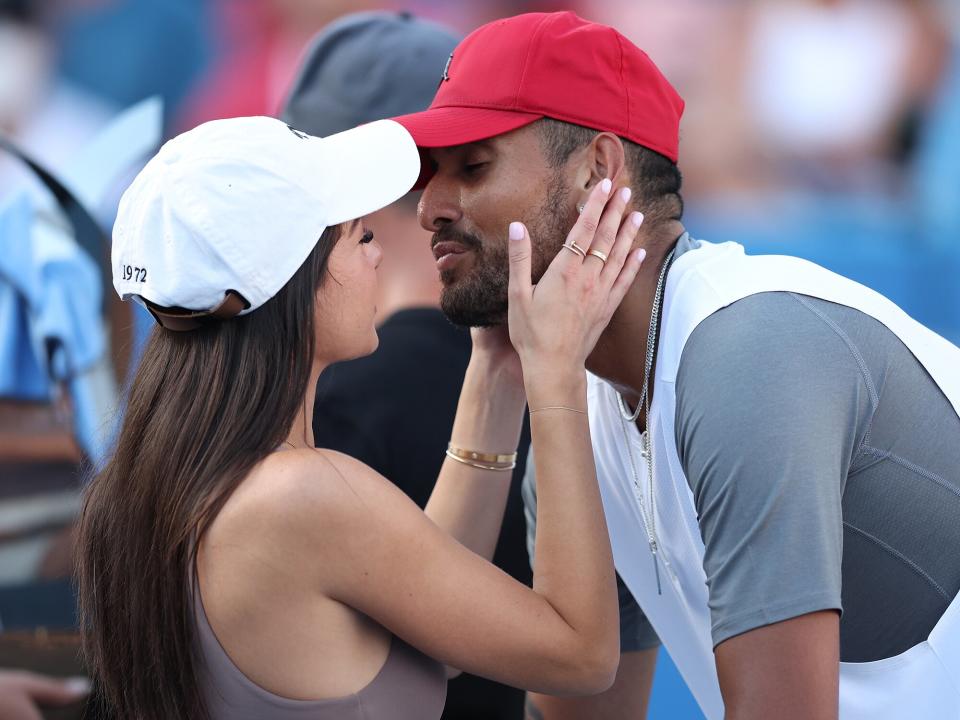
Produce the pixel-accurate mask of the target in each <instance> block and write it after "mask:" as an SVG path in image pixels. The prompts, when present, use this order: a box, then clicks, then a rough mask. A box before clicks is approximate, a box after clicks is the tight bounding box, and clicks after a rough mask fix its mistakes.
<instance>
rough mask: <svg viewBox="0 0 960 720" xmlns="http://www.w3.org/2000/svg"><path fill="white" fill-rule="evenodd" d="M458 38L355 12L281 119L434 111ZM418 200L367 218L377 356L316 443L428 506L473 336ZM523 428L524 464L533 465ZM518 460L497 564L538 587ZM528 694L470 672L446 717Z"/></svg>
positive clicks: (322, 385)
mask: <svg viewBox="0 0 960 720" xmlns="http://www.w3.org/2000/svg"><path fill="white" fill-rule="evenodd" d="M458 42H459V37H457V36H456V35H455V34H454V33H453V32H452V31H450V30H448V29H446V28H444V27H442V26H440V25H437V24H435V23H431V22H428V21H425V20H421V19H419V18H415V17H413V16H411V15H410V14H409V13H399V14H397V13H386V12H371V13H356V14H353V15H347V16H345V17H343V18H341V19H339V20H338V21H336V22H334V23H332V24H330V25H329V26H327V27H326V28H325V29H324V30H323V31H322V32H320V33H319V34H318V35H317V36H316V37H315V38H314V40H313V41H312V42H311V44H310V46H309V48H308V50H307V52H306V54H305V56H304V59H303V62H302V64H301V68H300V71H299V74H298V76H297V78H296V80H295V81H294V84H293V87H292V89H291V91H290V94H289V96H288V98H287V100H286V102H285V104H284V107H283V109H282V112H281V116H280V117H281V119H282V120H284V121H285V122H287V123H288V124H289V125H291V126H292V127H294V128H296V129H298V130H302V131H304V132H307V133H309V134H311V135H317V136H321V137H322V136H327V135H331V134H333V133H336V132H340V131H342V130H346V129H348V128H351V127H355V126H357V125H361V124H364V123H368V122H373V121H375V120H380V119H383V118H387V117H392V116H394V115H401V114H405V113H411V112H417V111H419V110H423V109H425V108H426V107H427V106H428V105H429V104H430V101H431V100H432V98H433V95H434V93H435V92H436V89H437V85H438V84H439V82H440V79H441V77H442V75H443V70H444V65H445V64H446V62H447V58H448V57H449V56H450V53H451V52H452V51H453V48H454V47H455V46H456V44H457V43H458ZM416 205H417V196H416V195H415V194H411V195H408V196H407V197H405V198H402V199H401V200H399V201H398V202H396V203H394V204H393V205H391V206H389V207H387V208H384V209H383V210H380V211H378V212H376V213H374V214H373V215H372V216H369V217H368V218H367V219H366V225H367V226H368V227H369V228H371V229H372V230H373V231H374V233H375V235H376V237H377V238H378V240H380V241H381V242H382V243H383V245H384V247H385V249H386V252H385V253H384V257H385V260H384V262H383V264H382V265H381V267H380V270H379V272H380V287H381V296H380V301H379V317H380V319H381V322H380V326H379V329H378V332H379V336H380V347H379V349H378V350H377V352H375V353H374V354H373V355H370V356H367V357H364V358H360V359H358V360H352V361H350V362H346V363H340V364H338V365H335V366H333V367H331V368H329V369H328V370H327V371H326V372H325V373H324V374H323V375H322V376H321V377H320V381H319V383H318V385H317V396H316V404H315V405H314V416H313V430H314V439H315V443H316V445H317V446H318V447H326V448H330V449H333V450H339V451H341V452H344V453H347V454H349V455H352V456H353V457H355V458H358V459H360V460H362V461H363V462H365V463H367V464H368V465H370V466H371V467H373V468H374V469H375V470H377V471H378V472H380V473H381V474H383V475H384V476H385V477H387V478H389V479H390V480H391V481H393V482H394V483H395V484H396V485H397V486H398V487H399V488H400V489H401V490H403V491H404V492H405V493H406V494H407V495H409V496H410V497H411V498H412V499H413V500H414V501H415V502H417V503H418V504H419V505H420V506H421V507H423V506H424V505H425V504H426V502H427V499H428V498H429V496H430V492H431V490H432V489H433V478H436V477H437V473H438V471H439V470H440V466H441V465H442V463H443V459H444V451H445V450H446V447H447V441H448V440H449V433H450V427H451V424H452V422H453V418H454V415H455V413H456V406H457V398H458V396H459V393H460V386H461V383H462V381H463V376H464V372H465V371H466V368H467V362H468V361H469V359H470V348H471V343H470V335H469V334H468V333H467V332H466V331H465V330H463V329H460V328H457V327H455V326H453V325H452V324H450V323H449V322H448V321H447V320H446V318H445V317H444V315H443V313H442V312H441V311H440V309H439V297H440V287H441V286H440V282H439V275H438V272H437V268H436V265H435V262H434V259H433V257H432V255H431V253H430V252H429V238H428V235H427V233H425V231H424V230H423V229H422V228H421V227H420V225H419V222H418V220H417V207H416ZM528 444H529V433H528V430H527V429H526V428H525V429H524V433H523V437H522V438H521V443H520V450H519V452H518V458H525V457H526V448H527V446H528ZM523 471H524V467H521V466H520V464H518V466H517V468H516V471H515V475H514V482H513V484H512V487H511V491H510V498H509V501H508V503H507V508H506V512H505V516H504V521H503V530H502V532H501V537H500V542H499V544H498V546H497V551H496V553H495V555H494V558H493V561H494V563H495V564H496V565H498V566H499V567H500V568H502V569H503V570H505V571H506V572H508V573H509V574H510V575H512V576H513V577H515V578H517V579H518V580H520V581H521V582H525V583H527V584H530V581H531V573H530V567H529V565H528V563H527V558H526V555H525V541H524V538H525V526H524V520H523V502H522V499H521V497H520V479H521V478H522V477H523ZM522 715H523V693H522V692H520V691H519V690H516V689H514V688H509V687H506V686H503V685H498V684H496V683H493V682H491V681H488V680H484V679H481V678H477V677H474V676H470V675H466V674H464V675H461V676H460V677H458V678H456V679H455V680H453V681H452V682H451V683H450V684H449V686H448V694H447V704H446V708H445V710H444V713H443V718H445V719H446V720H470V719H472V718H484V719H485V720H500V719H503V720H510V719H516V720H519V719H520V718H521V717H522Z"/></svg>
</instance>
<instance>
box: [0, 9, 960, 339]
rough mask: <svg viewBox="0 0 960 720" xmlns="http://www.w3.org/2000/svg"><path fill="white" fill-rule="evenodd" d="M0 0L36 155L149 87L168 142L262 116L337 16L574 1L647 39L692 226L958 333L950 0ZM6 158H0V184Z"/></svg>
mask: <svg viewBox="0 0 960 720" xmlns="http://www.w3.org/2000/svg"><path fill="white" fill-rule="evenodd" d="M0 8H5V10H3V11H2V12H3V15H4V17H3V19H2V22H0V38H2V42H0V53H2V58H0V129H2V130H3V132H4V133H6V134H8V135H12V136H13V137H14V138H17V139H19V140H20V141H21V143H22V145H23V146H24V147H26V148H27V149H29V150H32V151H33V152H35V153H36V156H37V157H38V158H40V159H41V160H47V161H48V162H50V163H51V164H52V165H56V164H57V162H61V161H62V160H63V159H64V158H65V156H66V155H67V153H68V152H69V150H70V148H76V147H78V146H80V145H81V143H82V141H83V139H84V138H85V137H89V136H90V135H91V134H92V133H93V132H94V130H95V128H97V127H98V125H101V124H102V123H103V122H104V121H105V120H106V118H108V117H109V116H110V113H111V112H112V111H115V110H116V109H118V108H122V107H125V106H128V105H129V104H130V103H132V102H134V101H135V100H138V99H140V98H143V97H146V96H149V95H154V94H159V95H160V96H162V97H163V99H164V103H165V118H166V127H167V131H168V133H170V134H173V133H175V132H178V131H182V130H183V129H186V128H188V127H192V126H194V125H196V124H198V123H200V122H202V121H204V120H209V119H213V118H219V117H229V116H237V115H253V114H273V113H275V112H276V111H277V108H278V107H279V105H280V103H281V101H282V99H283V96H284V93H285V92H286V91H287V90H288V87H289V84H290V82H291V78H292V75H293V72H294V68H295V67H296V64H297V61H298V59H299V57H300V56H301V54H302V52H303V49H304V46H305V44H306V42H307V40H308V39H309V38H310V36H311V35H313V34H314V33H315V32H316V31H317V30H318V29H319V28H321V27H323V26H324V25H325V24H327V23H328V22H329V21H330V20H332V19H333V18H335V17H337V16H339V15H342V14H344V13H346V12H353V11H358V10H364V9H382V8H385V9H396V10H408V11H410V12H413V13H415V14H417V15H421V16H423V17H427V18H431V19H435V20H438V21H440V22H443V23H444V24H446V25H448V26H450V27H452V28H454V29H456V30H459V31H461V32H463V33H466V32H469V31H470V30H471V29H472V28H474V27H477V26H478V25H480V24H482V23H484V22H487V21H489V20H491V19H493V18H496V17H502V16H506V15H511V14H516V13H520V12H528V11H537V10H548V11H549V10H556V9H561V8H562V9H572V10H575V11H576V12H578V13H579V14H581V15H583V16H584V17H587V18H589V19H592V20H595V21H598V22H603V23H607V24H610V25H614V26H616V27H617V28H618V29H619V30H621V31H622V32H623V33H624V34H625V35H627V36H628V37H629V38H630V39H631V40H633V41H634V42H635V43H636V44H638V45H639V46H640V47H642V48H644V49H646V50H647V52H648V53H649V54H650V55H651V57H652V58H653V59H654V60H655V62H657V63H658V64H659V65H660V66H661V67H662V68H663V69H664V72H665V73H666V75H667V76H668V77H669V78H670V79H671V81H672V82H673V83H674V85H675V86H676V87H677V88H678V89H679V91H680V92H681V94H682V95H683V96H684V98H685V99H686V101H687V109H686V114H685V117H684V123H683V128H682V155H681V159H680V165H681V169H682V170H683V172H684V180H685V182H684V187H685V198H686V200H687V208H688V210H687V212H688V217H689V218H690V223H689V226H690V227H691V228H693V229H694V231H695V232H697V233H699V234H700V235H702V236H704V237H710V238H711V239H722V237H729V238H731V239H733V238H735V239H737V240H738V241H741V242H744V243H745V244H747V245H748V247H751V248H753V249H754V250H757V251H768V250H770V251H774V250H784V251H788V252H791V253H796V254H801V255H806V256H809V257H811V259H814V260H816V261H818V262H821V263H823V264H826V265H827V266H828V267H831V268H832V269H836V270H838V271H840V272H843V273H844V274H847V275H853V276H854V277H855V279H858V280H861V281H865V282H867V284H872V285H874V286H877V285H880V287H878V288H877V289H879V290H881V291H884V292H886V293H887V294H888V295H889V296H890V297H891V298H892V299H893V300H895V301H897V302H899V303H901V304H902V305H903V306H904V307H905V308H906V309H907V310H908V311H909V312H912V313H913V314H914V315H916V316H918V317H919V319H920V320H922V321H924V322H926V323H927V324H929V325H930V326H931V327H932V328H933V329H934V330H937V331H939V332H942V333H944V334H946V335H947V336H948V337H951V338H954V339H957V338H958V337H960V309H958V307H960V297H958V296H957V294H956V292H955V291H954V290H953V288H952V287H951V285H952V283H950V282H949V278H947V277H943V278H942V279H941V277H939V275H938V271H939V272H942V270H941V269H945V268H949V267H952V268H953V269H954V270H955V269H956V264H955V263H954V264H953V265H951V264H950V262H949V261H950V259H951V258H955V256H956V251H955V249H954V246H955V245H956V243H955V241H954V238H955V237H956V232H957V231H958V228H960V209H958V208H960V202H957V200H958V199H960V198H958V197H957V195H958V194H960V178H958V177H957V174H958V171H957V170H956V167H957V163H956V162H955V158H956V157H957V156H958V154H960V147H958V146H960V139H958V134H957V133H956V132H955V128H956V124H957V121H958V118H960V69H958V62H960V50H958V46H957V41H958V38H960V11H958V10H957V5H956V3H954V2H951V1H950V0H778V2H761V1H760V0H674V1H673V2H669V3H665V2H662V1H660V0H569V1H568V2H557V1H554V0H513V1H503V0H501V1H494V0H474V1H473V2H470V3H447V2H439V1H437V0H411V1H410V2H403V3H400V2H383V1H380V2H378V1H377V0H357V1H355V2H346V0H316V1H314V2H308V1H305V0H51V1H50V2H43V3H41V2H37V1H36V0H3V1H2V2H0ZM371 52H375V49H374V48H371ZM571 62H574V63H575V62H576V58H571ZM359 80H360V79H359V78H358V81H359ZM11 165H12V163H11V161H10V160H9V159H8V158H3V159H2V160H0V194H2V193H3V192H4V189H5V188H9V187H10V185H11V182H12V181H11V178H10V176H11V175H13V174H16V173H14V172H13V170H12V169H11ZM945 263H946V265H945ZM904 273H906V274H907V276H908V277H907V276H905V275H904ZM891 276H895V277H891Z"/></svg>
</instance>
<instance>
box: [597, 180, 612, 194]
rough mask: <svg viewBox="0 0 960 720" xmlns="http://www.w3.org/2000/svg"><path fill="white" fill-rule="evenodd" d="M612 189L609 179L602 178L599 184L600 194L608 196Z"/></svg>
mask: <svg viewBox="0 0 960 720" xmlns="http://www.w3.org/2000/svg"><path fill="white" fill-rule="evenodd" d="M612 187H613V182H612V181H611V180H610V178H604V179H603V182H602V183H600V192H602V193H603V194H604V195H609V194H610V189H611V188H612Z"/></svg>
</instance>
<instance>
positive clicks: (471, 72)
mask: <svg viewBox="0 0 960 720" xmlns="http://www.w3.org/2000/svg"><path fill="white" fill-rule="evenodd" d="M683 105H684V103H683V99H682V98H681V97H680V95H679V94H678V93H677V91H676V90H675V89H674V88H673V86H672V85H670V83H669V82H668V81H667V79H666V78H665V77H664V76H663V73H661V72H660V70H659V69H658V68H657V66H656V65H654V64H653V61H652V60H651V59H650V58H649V56H648V55H647V54H646V53H645V52H643V51H642V50H641V49H640V48H638V47H637V46H636V45H634V44H633V43H631V42H630V41H629V40H627V39H626V38H625V37H624V36H623V35H621V34H620V33H618V32H617V31H616V30H614V29H613V28H611V27H608V26H607V25H599V24H597V23H592V22H588V21H586V20H584V19H583V18H580V17H578V16H577V15H576V14H574V13H572V12H556V13H528V14H525V15H517V16H515V17H511V18H506V19H503V20H495V21H494V22H491V23H488V24H486V25H483V26H481V27H479V28H477V29H476V30H474V31H473V32H472V33H470V35H468V36H467V37H466V38H464V40H463V41H462V42H461V43H460V44H459V45H457V47H456V48H455V49H454V51H453V53H452V54H451V55H450V58H449V59H448V60H447V66H446V68H445V69H444V72H443V77H442V79H441V80H440V87H439V88H438V89H437V94H436V96H435V97H434V99H433V102H432V103H431V104H430V107H429V108H427V109H426V110H424V111H423V112H419V113H413V114H411V115H402V116H400V117H396V118H393V119H394V120H396V121H397V122H398V123H400V124H401V125H403V126H404V127H406V128H407V130H409V131H410V134H411V135H412V136H413V139H414V140H415V141H416V143H417V145H418V146H419V147H421V148H431V147H449V146H452V145H462V144H464V143H469V142H476V141H478V140H483V139H485V138H489V137H493V136H494V135H500V134H502V133H505V132H509V131H511V130H516V129H517V128H520V127H523V126H524V125H529V124H530V123H532V122H534V121H535V120H539V119H540V118H542V117H550V118H554V119H556V120H562V121H565V122H569V123H575V124H577V125H583V126H585V127H589V128H593V129H595V130H601V131H608V132H612V133H615V134H616V135H618V136H620V137H622V138H625V139H627V140H630V141H632V142H635V143H637V144H639V145H642V146H644V147H646V148H649V149H651V150H655V151H656V152H658V153H660V154H662V155H665V156H666V157H668V158H670V159H671V160H672V161H673V162H676V161H677V157H678V155H679V147H678V146H679V129H680V117H681V115H682V114H683Z"/></svg>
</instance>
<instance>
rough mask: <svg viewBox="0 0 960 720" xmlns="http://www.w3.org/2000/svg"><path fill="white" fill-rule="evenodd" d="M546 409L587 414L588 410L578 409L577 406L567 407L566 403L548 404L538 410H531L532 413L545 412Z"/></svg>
mask: <svg viewBox="0 0 960 720" xmlns="http://www.w3.org/2000/svg"><path fill="white" fill-rule="evenodd" d="M544 410H569V411H570V412H574V413H577V414H578V415H586V414H587V411H586V410H577V409H576V408H572V407H567V406H566V405H548V406H547V407H542V408H537V409H536V410H531V411H530V414H531V415H533V414H534V413H538V412H543V411H544Z"/></svg>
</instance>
